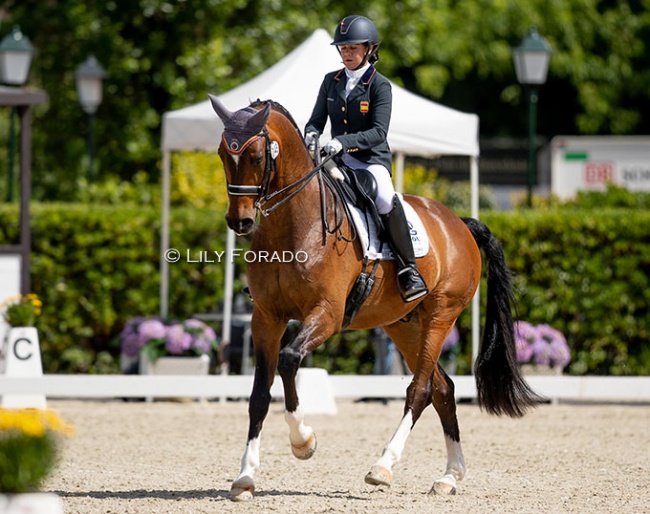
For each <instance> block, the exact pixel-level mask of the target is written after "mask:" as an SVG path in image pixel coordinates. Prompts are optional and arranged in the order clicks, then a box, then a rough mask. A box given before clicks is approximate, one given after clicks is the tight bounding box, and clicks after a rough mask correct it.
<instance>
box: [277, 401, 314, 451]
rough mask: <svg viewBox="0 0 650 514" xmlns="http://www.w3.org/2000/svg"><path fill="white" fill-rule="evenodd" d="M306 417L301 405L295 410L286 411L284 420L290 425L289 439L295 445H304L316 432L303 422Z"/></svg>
mask: <svg viewBox="0 0 650 514" xmlns="http://www.w3.org/2000/svg"><path fill="white" fill-rule="evenodd" d="M304 419H305V415H304V414H303V412H302V409H301V408H300V406H298V408H297V409H296V411H295V412H289V411H287V410H285V411H284V420H285V421H286V422H287V425H289V440H290V441H291V444H292V445H293V446H302V445H303V444H305V443H306V442H307V441H308V440H309V438H310V437H311V436H312V434H313V433H314V430H313V429H312V428H311V427H308V426H306V425H305V424H304V423H303V421H304Z"/></svg>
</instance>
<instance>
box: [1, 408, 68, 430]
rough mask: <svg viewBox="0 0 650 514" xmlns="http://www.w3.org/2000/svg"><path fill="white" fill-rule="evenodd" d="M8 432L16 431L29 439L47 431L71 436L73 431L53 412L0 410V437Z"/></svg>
mask: <svg viewBox="0 0 650 514" xmlns="http://www.w3.org/2000/svg"><path fill="white" fill-rule="evenodd" d="M9 431H18V432H21V433H23V434H25V435H27V436H30V437H41V436H42V435H44V434H45V432H47V431H52V432H58V433H60V434H63V435H71V434H72V433H73V432H74V429H73V428H72V425H70V424H68V423H66V422H64V421H63V420H62V419H61V418H60V417H59V416H58V415H57V414H56V412H54V411H53V410H40V409H19V410H11V409H0V435H1V432H9Z"/></svg>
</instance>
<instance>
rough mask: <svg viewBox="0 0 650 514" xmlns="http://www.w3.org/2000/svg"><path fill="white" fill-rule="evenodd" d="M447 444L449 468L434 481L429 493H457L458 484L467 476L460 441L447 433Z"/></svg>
mask: <svg viewBox="0 0 650 514" xmlns="http://www.w3.org/2000/svg"><path fill="white" fill-rule="evenodd" d="M445 444H446V445H447V469H446V470H445V474H444V476H442V478H439V479H438V480H436V481H435V482H434V483H433V487H432V488H431V491H429V494H441V495H450V494H456V484H457V482H460V481H461V480H462V479H463V477H464V476H465V471H466V470H465V458H464V457H463V450H462V449H461V447H460V442H455V441H452V440H451V438H450V437H449V436H447V435H445Z"/></svg>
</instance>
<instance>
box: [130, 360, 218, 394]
mask: <svg viewBox="0 0 650 514" xmlns="http://www.w3.org/2000/svg"><path fill="white" fill-rule="evenodd" d="M209 371H210V357H208V356H207V355H201V356H197V357H159V358H158V360H156V362H151V361H150V360H149V358H148V357H147V356H146V354H145V355H142V357H141V358H140V374H141V375H207V374H208V373H209ZM166 399H167V400H176V401H189V400H190V399H189V398H166ZM152 400H153V398H151V397H148V398H147V401H148V402H150V401H152Z"/></svg>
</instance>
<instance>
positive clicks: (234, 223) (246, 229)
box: [226, 217, 254, 236]
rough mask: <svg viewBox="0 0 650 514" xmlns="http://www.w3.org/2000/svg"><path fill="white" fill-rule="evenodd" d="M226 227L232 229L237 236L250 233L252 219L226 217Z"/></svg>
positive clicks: (252, 223)
mask: <svg viewBox="0 0 650 514" xmlns="http://www.w3.org/2000/svg"><path fill="white" fill-rule="evenodd" d="M226 223H227V224H228V227H230V229H232V230H233V231H234V232H235V233H236V234H237V235H238V236H245V235H247V234H250V233H251V232H252V230H253V225H254V220H253V219H252V218H242V219H237V220H233V219H231V218H229V217H226Z"/></svg>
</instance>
